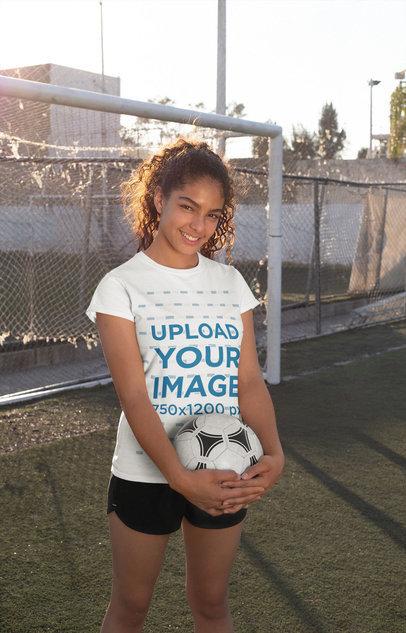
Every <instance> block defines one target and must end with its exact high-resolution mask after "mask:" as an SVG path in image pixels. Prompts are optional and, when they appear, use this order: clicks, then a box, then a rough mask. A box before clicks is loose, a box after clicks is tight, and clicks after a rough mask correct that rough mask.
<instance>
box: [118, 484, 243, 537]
mask: <svg viewBox="0 0 406 633" xmlns="http://www.w3.org/2000/svg"><path fill="white" fill-rule="evenodd" d="M107 497H108V499H107V514H109V513H110V512H115V513H116V514H117V516H118V517H119V519H121V521H122V522H123V523H124V524H125V525H127V527H129V528H132V529H133V530H138V532H145V533H146V534H170V533H171V532H176V530H178V529H179V528H180V526H181V523H182V518H183V517H184V516H185V517H186V518H187V520H188V521H190V523H192V524H193V525H195V526H196V527H201V528H209V529H219V528H226V527H231V526H232V525H237V523H240V522H241V521H242V520H243V519H244V517H245V515H246V514H247V510H246V508H241V509H240V510H238V512H234V513H230V514H219V515H218V516H215V517H214V516H212V515H211V514H209V513H208V512H205V511H204V510H201V509H200V508H198V507H197V506H195V505H193V503H190V501H188V499H186V497H184V496H183V495H181V494H180V493H179V492H177V491H176V490H173V488H171V487H170V486H169V484H157V483H148V482H144V481H128V480H127V479H121V478H120V477H116V476H115V475H114V474H113V473H112V474H111V478H110V482H109V487H108V493H107Z"/></svg>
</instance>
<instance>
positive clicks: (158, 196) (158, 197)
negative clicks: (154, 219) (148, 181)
mask: <svg viewBox="0 0 406 633" xmlns="http://www.w3.org/2000/svg"><path fill="white" fill-rule="evenodd" d="M154 204H155V209H156V210H157V213H158V214H159V215H161V213H162V204H163V195H162V189H161V187H159V186H158V187H156V189H155V193H154Z"/></svg>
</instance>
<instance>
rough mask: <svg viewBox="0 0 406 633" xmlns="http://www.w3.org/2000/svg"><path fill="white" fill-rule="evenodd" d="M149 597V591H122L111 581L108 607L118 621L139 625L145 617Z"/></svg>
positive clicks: (150, 595)
mask: <svg viewBox="0 0 406 633" xmlns="http://www.w3.org/2000/svg"><path fill="white" fill-rule="evenodd" d="M151 598H152V593H151V592H150V591H141V590H139V591H137V592H129V591H123V590H120V588H119V587H117V586H115V585H114V581H113V589H112V593H111V599H110V609H111V610H112V611H113V612H114V615H115V616H116V617H117V618H118V619H119V620H120V621H122V622H126V623H128V624H133V625H139V624H142V622H144V620H145V618H146V617H147V614H148V609H149V605H150V602H151Z"/></svg>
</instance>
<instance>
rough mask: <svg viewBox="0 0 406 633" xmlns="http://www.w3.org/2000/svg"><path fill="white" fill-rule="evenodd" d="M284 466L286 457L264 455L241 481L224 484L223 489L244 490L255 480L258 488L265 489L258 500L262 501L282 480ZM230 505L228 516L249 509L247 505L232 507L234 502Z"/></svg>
mask: <svg viewBox="0 0 406 633" xmlns="http://www.w3.org/2000/svg"><path fill="white" fill-rule="evenodd" d="M284 466H285V457H284V455H279V454H278V455H262V457H260V458H259V460H258V462H257V463H256V464H254V465H253V466H250V467H249V468H247V470H245V471H244V473H243V474H242V475H241V479H240V480H238V481H228V482H224V484H222V487H225V488H242V487H244V486H250V485H252V483H250V481H251V480H254V481H255V484H256V485H257V486H262V487H263V488H264V492H263V493H262V494H259V495H258V498H257V499H260V498H261V496H262V495H264V494H265V493H266V492H267V490H270V489H271V488H272V487H273V486H274V485H275V484H276V483H277V481H278V480H279V479H280V477H281V475H282V472H283V468H284ZM245 482H246V483H245ZM257 499H253V501H256V500H257ZM229 503H230V505H227V506H225V507H227V510H225V513H226V514H228V513H231V512H232V513H234V512H238V510H240V509H241V508H247V507H248V506H247V505H242V504H237V505H231V503H232V502H229ZM250 503H252V502H250Z"/></svg>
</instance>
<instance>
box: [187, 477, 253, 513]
mask: <svg viewBox="0 0 406 633" xmlns="http://www.w3.org/2000/svg"><path fill="white" fill-rule="evenodd" d="M239 480H240V475H239V474H238V473H236V472H235V471H234V470H219V469H207V470H187V471H186V472H185V475H184V477H183V481H182V483H180V484H179V485H178V486H176V490H177V492H179V493H180V494H181V495H183V496H184V497H186V499H188V500H189V501H190V502H191V503H193V505H195V506H197V507H198V508H200V509H201V510H204V511H205V512H207V513H208V514H211V515H212V516H219V515H220V514H224V513H225V509H226V507H227V506H224V505H223V504H224V502H225V501H230V505H231V506H232V510H230V512H233V513H234V512H237V511H238V510H239V509H240V508H242V507H244V505H247V504H248V503H251V502H252V501H254V500H255V499H258V498H259V497H260V496H261V495H262V494H263V493H264V492H265V489H264V487H263V486H257V485H255V481H254V480H253V479H252V480H241V488H240V487H239V488H229V489H227V488H222V487H221V484H222V483H223V482H225V481H239Z"/></svg>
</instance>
